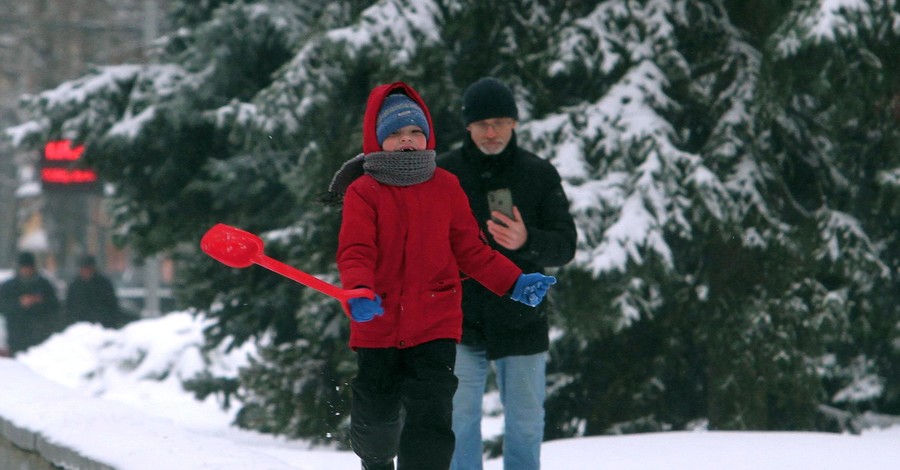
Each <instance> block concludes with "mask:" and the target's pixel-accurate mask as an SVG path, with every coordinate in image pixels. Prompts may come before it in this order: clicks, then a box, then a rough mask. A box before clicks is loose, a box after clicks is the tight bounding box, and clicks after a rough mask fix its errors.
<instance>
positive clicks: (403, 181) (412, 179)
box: [327, 150, 437, 202]
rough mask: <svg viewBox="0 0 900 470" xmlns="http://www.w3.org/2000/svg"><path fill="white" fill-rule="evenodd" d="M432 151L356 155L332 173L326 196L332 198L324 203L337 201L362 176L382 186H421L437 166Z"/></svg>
mask: <svg viewBox="0 0 900 470" xmlns="http://www.w3.org/2000/svg"><path fill="white" fill-rule="evenodd" d="M434 157H435V153H434V150H417V151H413V152H374V153H370V154H369V155H363V154H359V155H357V156H355V157H353V158H352V159H350V160H347V161H346V162H344V164H343V165H341V168H340V169H339V170H338V171H337V173H335V174H334V177H333V178H332V179H331V184H329V185H328V193H329V195H330V196H331V198H329V199H332V200H330V201H327V202H339V201H340V200H342V199H343V196H344V193H345V192H346V191H347V187H349V186H350V183H352V182H353V181H355V180H356V178H359V177H360V176H362V175H363V173H365V174H367V175H369V176H371V177H372V178H375V181H378V182H379V183H382V184H387V185H390V186H412V185H414V184H419V183H424V182H426V181H428V180H430V179H431V177H432V176H433V175H434V169H435V168H436V167H437V165H436V164H435V163H434Z"/></svg>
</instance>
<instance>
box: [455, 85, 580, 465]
mask: <svg viewBox="0 0 900 470" xmlns="http://www.w3.org/2000/svg"><path fill="white" fill-rule="evenodd" d="M462 115H463V120H464V122H465V124H466V129H467V130H468V133H467V134H466V136H465V140H464V141H463V144H462V147H461V148H457V149H454V150H451V151H449V152H447V153H445V154H442V155H440V156H439V157H438V159H437V165H438V167H440V168H443V169H446V170H448V171H450V172H451V173H453V174H454V175H456V176H457V178H459V181H460V184H462V187H463V190H464V191H465V192H466V194H467V195H468V197H469V203H470V205H471V208H472V211H473V212H474V213H475V217H476V218H477V219H478V221H479V223H480V225H481V227H482V228H483V230H484V231H485V232H487V233H488V234H489V239H490V240H489V241H490V244H491V246H492V247H493V248H495V249H496V250H498V251H499V252H500V253H503V254H504V255H506V257H508V258H509V259H510V260H512V261H513V262H514V263H515V264H516V265H518V266H519V267H520V268H521V269H522V270H523V271H524V272H543V271H544V269H545V268H547V267H558V266H562V265H564V264H566V263H568V262H569V261H571V260H572V258H573V257H574V256H575V244H576V231H575V223H574V220H573V218H572V216H571V214H570V212H569V201H568V199H567V198H566V194H565V192H564V191H563V188H562V184H561V181H560V177H559V173H558V172H557V171H556V169H555V168H554V167H553V165H551V164H550V163H549V162H547V161H546V160H543V159H541V158H540V157H538V156H537V155H535V154H533V153H531V152H528V151H526V150H524V149H522V148H520V147H519V146H518V145H517V143H516V134H515V128H516V125H517V120H518V108H517V106H516V102H515V99H514V97H513V94H512V91H511V90H510V89H509V88H508V87H507V86H506V85H504V84H503V83H502V82H500V81H498V80H496V79H495V78H491V77H485V78H482V79H480V80H478V81H476V82H475V83H473V84H472V85H470V86H469V87H468V88H467V89H466V91H465V93H464V95H463V108H462ZM496 190H508V191H509V193H511V195H512V206H513V207H512V210H511V213H512V217H509V216H507V215H504V214H503V213H502V212H501V211H493V212H492V211H490V209H489V207H490V206H489V196H491V195H492V194H495V193H494V191H496ZM462 306H463V335H462V342H461V344H459V345H458V346H457V355H456V366H455V374H456V376H457V378H458V379H459V386H458V388H457V391H456V394H455V396H454V399H453V431H454V433H455V435H456V448H455V450H454V454H453V463H452V465H451V468H453V469H457V470H472V469H478V470H480V469H481V468H482V436H481V413H482V399H483V395H484V391H485V385H486V381H487V375H488V368H489V366H490V365H491V363H493V367H494V372H495V374H496V379H497V384H498V386H499V388H500V397H501V401H502V404H503V409H504V421H505V428H504V436H503V459H504V468H505V469H506V470H530V469H537V468H539V467H540V446H541V441H542V440H543V432H544V397H545V391H544V389H545V384H546V378H545V371H546V360H547V351H548V349H549V324H548V320H547V312H546V303H544V304H542V305H540V306H538V311H537V312H535V311H534V309H531V308H528V307H525V306H523V305H521V304H517V303H515V302H508V301H504V300H503V299H501V298H498V297H496V296H493V295H491V294H490V292H488V291H487V290H485V289H484V288H483V287H482V286H480V285H478V284H477V283H474V282H470V281H466V282H464V283H463V301H462ZM523 307H524V308H523ZM535 313H537V314H535Z"/></svg>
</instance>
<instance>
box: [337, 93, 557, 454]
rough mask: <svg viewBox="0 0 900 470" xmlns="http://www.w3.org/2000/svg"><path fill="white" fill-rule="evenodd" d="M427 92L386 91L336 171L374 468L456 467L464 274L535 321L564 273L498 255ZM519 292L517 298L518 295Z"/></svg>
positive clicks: (374, 100)
mask: <svg viewBox="0 0 900 470" xmlns="http://www.w3.org/2000/svg"><path fill="white" fill-rule="evenodd" d="M433 129H434V127H433V126H432V124H431V115H430V113H429V112H428V108H427V107H426V106H425V102H424V101H423V100H422V98H421V97H420V96H419V94H418V93H417V92H416V91H415V90H414V89H413V88H412V87H410V86H409V85H407V84H405V83H403V82H394V83H391V84H385V85H379V86H377V87H375V88H374V89H373V90H372V91H371V93H370V94H369V100H368V104H367V105H366V111H365V115H364V117H363V153H362V154H361V155H359V156H357V157H355V158H353V159H351V160H350V161H348V162H346V163H345V164H344V165H343V166H342V167H341V169H340V170H338V172H337V173H336V174H335V177H334V179H333V180H332V183H331V185H330V187H329V192H331V193H334V194H337V195H339V196H340V197H339V199H340V200H342V201H343V208H342V218H341V229H340V233H339V235H338V250H337V256H336V258H337V266H338V270H339V271H340V275H341V283H342V285H343V286H344V288H348V289H362V291H361V294H360V295H361V296H359V297H354V298H351V299H349V300H348V301H347V302H346V305H345V311H346V313H347V315H348V316H349V317H350V319H351V320H352V321H351V322H350V347H351V348H352V349H353V350H354V351H356V355H357V364H358V373H357V375H356V377H354V378H353V381H352V382H351V384H350V389H351V407H350V445H351V447H352V448H353V450H354V452H356V454H357V455H358V456H359V457H360V460H361V461H362V466H363V468H364V469H367V470H392V469H393V468H394V462H393V459H394V457H395V456H396V458H397V466H398V468H399V469H400V470H446V469H447V468H449V466H450V459H451V457H452V454H453V448H454V447H453V446H454V437H453V430H452V427H451V416H452V410H451V408H452V403H453V394H454V391H455V390H456V377H455V376H454V375H453V364H454V360H455V354H456V347H455V346H456V343H457V342H458V341H459V339H460V335H461V334H462V309H461V305H460V302H461V300H462V290H461V285H460V284H461V280H460V271H463V272H465V273H466V274H467V275H469V276H471V277H472V278H473V279H475V280H476V281H475V282H479V283H481V284H480V285H483V286H485V292H489V293H490V295H492V296H495V297H497V298H498V299H499V298H501V297H500V296H504V300H503V301H504V302H510V303H512V301H511V300H510V299H513V300H517V301H519V302H522V303H524V304H526V305H529V306H528V307H526V308H527V309H529V310H530V312H531V313H532V315H533V314H534V313H535V309H534V306H536V305H538V304H539V303H540V302H541V300H543V298H544V295H545V294H546V293H547V289H548V288H549V287H550V285H552V284H553V283H555V282H556V279H555V278H553V277H552V276H544V275H543V274H540V273H528V274H524V273H522V270H521V269H519V268H518V267H517V266H516V265H515V264H513V262H512V261H510V260H508V259H506V258H505V257H504V256H503V255H501V254H500V253H498V252H497V251H496V250H493V249H491V248H490V246H488V244H487V243H486V241H485V240H484V238H483V237H482V236H481V232H480V230H479V227H478V222H476V221H475V218H474V217H473V216H472V213H471V210H470V209H469V204H468V200H467V199H466V195H465V193H464V192H463V190H462V188H461V187H460V186H459V182H458V181H457V179H456V177H454V176H453V175H451V174H450V173H448V172H446V171H444V170H441V169H439V168H436V167H435V163H434V159H435V154H434V146H435V141H434V130H433ZM507 294H510V295H507Z"/></svg>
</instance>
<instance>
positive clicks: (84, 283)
mask: <svg viewBox="0 0 900 470" xmlns="http://www.w3.org/2000/svg"><path fill="white" fill-rule="evenodd" d="M66 320H67V321H68V322H69V323H75V322H81V321H83V322H90V323H99V324H100V325H103V326H104V327H106V328H117V327H119V326H122V324H124V323H125V319H124V316H123V315H122V310H121V309H120V308H119V299H118V298H117V297H116V290H115V288H114V287H113V284H112V282H110V280H109V278H107V277H106V276H104V275H103V274H101V273H100V272H99V271H97V260H96V259H95V258H94V257H93V256H90V255H85V256H84V257H82V258H81V260H80V261H79V263H78V276H77V277H76V278H75V279H74V280H73V281H72V282H70V283H69V287H68V289H67V291H66Z"/></svg>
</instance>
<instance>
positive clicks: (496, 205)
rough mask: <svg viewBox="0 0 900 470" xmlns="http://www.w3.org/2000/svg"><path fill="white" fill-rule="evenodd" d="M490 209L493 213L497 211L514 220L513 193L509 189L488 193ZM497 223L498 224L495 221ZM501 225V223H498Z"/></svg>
mask: <svg viewBox="0 0 900 470" xmlns="http://www.w3.org/2000/svg"><path fill="white" fill-rule="evenodd" d="M487 198H488V209H489V210H490V211H491V212H494V211H497V212H500V213H501V214H504V215H505V216H507V217H509V218H510V219H514V218H515V217H513V209H512V208H513V200H512V193H511V192H510V191H509V189H507V188H503V189H495V190H493V191H488V193H487ZM495 222H497V221H496V220H495ZM498 223H499V222H498Z"/></svg>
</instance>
